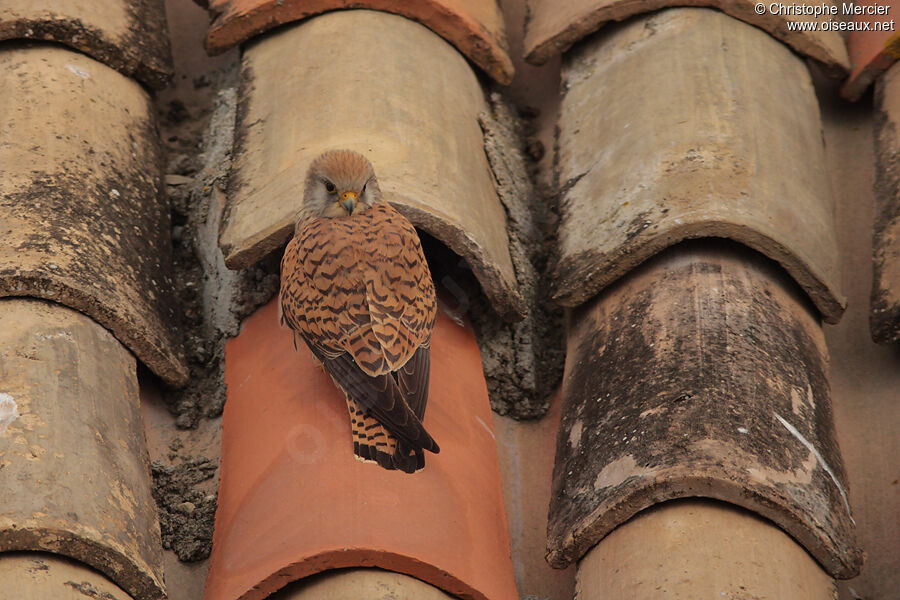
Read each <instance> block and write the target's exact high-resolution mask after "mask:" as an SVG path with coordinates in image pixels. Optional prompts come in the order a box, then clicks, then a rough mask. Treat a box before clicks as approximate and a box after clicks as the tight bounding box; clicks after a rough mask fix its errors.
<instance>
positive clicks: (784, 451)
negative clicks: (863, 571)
mask: <svg viewBox="0 0 900 600" xmlns="http://www.w3.org/2000/svg"><path fill="white" fill-rule="evenodd" d="M568 348H569V351H568V355H567V357H566V375H565V379H564V382H563V416H562V420H561V424H560V429H559V437H558V441H557V456H556V468H555V470H554V474H553V494H552V496H551V501H550V502H551V504H550V524H549V528H548V535H549V554H548V560H550V561H551V564H555V565H558V566H562V565H565V564H568V563H570V562H572V561H575V560H578V559H579V558H581V557H582V556H583V554H584V553H585V552H586V551H587V550H588V548H590V547H591V546H592V545H593V544H595V543H596V542H597V541H598V540H600V539H601V538H603V537H604V536H605V535H607V534H608V533H609V532H610V531H611V530H613V529H614V528H615V527H617V526H619V525H621V524H622V523H624V522H625V521H626V520H627V519H629V518H630V517H632V516H634V515H635V514H636V513H638V512H639V511H640V510H642V509H644V508H647V507H649V506H651V505H654V504H656V503H659V502H662V501H665V500H669V499H674V498H684V497H691V496H703V497H709V498H716V499H719V500H724V501H727V502H731V503H734V504H737V505H739V506H743V507H745V508H747V509H749V510H752V511H754V512H757V513H759V514H760V515H762V516H764V517H766V518H768V519H771V520H772V521H774V522H775V523H776V524H778V525H779V526H780V527H781V528H782V529H784V530H785V531H787V532H788V533H789V534H790V535H791V536H793V537H794V539H795V540H796V541H797V542H798V543H799V544H801V545H802V546H803V547H804V548H806V550H807V551H808V552H809V553H810V554H811V555H812V556H814V557H815V558H816V559H817V560H818V561H819V563H820V564H821V565H822V567H823V568H824V569H825V570H826V571H827V572H828V573H829V574H831V575H832V576H834V577H840V578H849V577H853V576H855V575H856V574H858V573H859V570H860V567H861V565H862V552H861V550H860V549H859V547H858V546H857V544H856V538H855V530H854V525H853V523H852V520H851V516H850V505H849V496H848V493H849V492H848V490H847V477H846V475H845V473H844V468H843V460H842V458H841V455H840V451H839V450H838V447H837V441H836V438H835V430H834V423H833V420H832V409H831V391H830V384H829V372H828V350H827V347H826V346H825V337H824V334H823V331H822V328H821V325H820V322H819V319H818V317H817V315H816V314H815V311H813V310H811V307H810V306H809V303H808V302H807V300H806V298H805V297H804V296H803V294H802V292H800V290H799V289H798V288H797V287H796V285H795V284H794V282H793V281H791V280H790V278H789V277H787V276H786V275H785V274H784V273H783V272H782V271H781V270H780V269H779V268H778V267H777V265H774V264H773V263H771V262H770V261H768V260H766V259H765V258H763V257H761V256H759V255H757V254H756V253H754V252H752V251H750V250H747V249H746V248H744V247H742V246H740V245H733V244H731V243H730V242H727V243H726V242H712V241H708V240H704V241H697V242H691V243H685V244H683V245H679V246H677V247H675V248H672V249H671V250H669V251H668V252H666V253H665V254H661V255H660V256H658V257H656V258H654V259H653V260H651V261H649V262H647V263H646V264H644V265H642V266H641V267H639V268H637V269H635V270H634V271H633V272H631V273H630V274H629V275H628V276H627V277H625V278H623V279H622V280H621V281H619V282H617V283H616V284H615V285H613V286H612V287H610V288H609V289H608V290H606V291H604V292H603V293H602V294H600V296H598V297H597V299H595V300H594V301H592V302H591V303H589V304H588V305H586V306H585V307H583V308H580V309H578V310H577V311H576V312H575V313H574V314H573V317H572V322H571V327H570V330H569V333H568ZM775 448H777V449H778V450H777V451H773V449H775Z"/></svg>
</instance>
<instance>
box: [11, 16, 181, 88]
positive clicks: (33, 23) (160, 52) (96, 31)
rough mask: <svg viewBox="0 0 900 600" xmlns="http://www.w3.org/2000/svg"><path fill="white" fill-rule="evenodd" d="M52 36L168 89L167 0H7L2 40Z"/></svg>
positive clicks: (103, 61)
mask: <svg viewBox="0 0 900 600" xmlns="http://www.w3.org/2000/svg"><path fill="white" fill-rule="evenodd" d="M23 38H24V39H31V40H47V41H52V42H58V43H60V44H64V45H66V46H69V47H70V48H73V49H75V50H79V51H81V52H84V53H85V54H88V55H89V56H92V57H94V58H95V59H97V60H99V61H100V62H102V63H104V64H106V65H107V66H109V67H112V68H113V69H116V70H117V71H120V72H121V73H123V74H125V75H128V76H129V77H134V78H136V79H137V80H139V81H141V82H142V83H144V84H146V85H148V86H150V87H153V88H157V89H162V88H163V87H165V85H166V83H168V81H169V79H171V77H172V73H173V67H172V56H171V51H170V49H169V30H168V26H167V25H166V11H165V6H164V2H163V0H80V1H79V2H71V1H66V2H60V1H59V0H3V2H0V40H12V39H23Z"/></svg>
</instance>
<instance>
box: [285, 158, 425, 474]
mask: <svg viewBox="0 0 900 600" xmlns="http://www.w3.org/2000/svg"><path fill="white" fill-rule="evenodd" d="M280 303H281V312H282V322H284V323H286V324H287V325H288V326H289V327H290V328H291V329H293V330H294V332H295V335H296V336H299V337H300V338H302V339H303V341H304V342H306V345H307V346H309V349H310V350H311V351H312V353H313V355H314V356H315V357H316V358H317V359H318V360H319V361H320V362H321V363H322V365H323V366H324V368H325V370H326V371H327V372H328V373H329V374H330V375H331V377H332V379H333V380H334V382H335V383H336V384H337V386H338V387H339V388H340V389H341V390H342V391H343V392H344V395H345V396H346V398H347V407H348V408H349V410H350V426H351V431H352V434H353V452H354V454H355V455H356V456H357V457H358V458H360V459H362V460H364V461H371V462H376V463H378V464H379V465H381V466H382V467H384V468H385V469H399V470H401V471H405V472H406V473H413V472H415V471H417V470H419V469H421V468H423V467H424V466H425V456H424V450H428V451H430V452H434V453H437V452H438V451H439V448H438V445H437V444H436V443H435V441H434V440H433V439H432V438H431V436H430V435H429V434H428V432H427V431H425V427H424V426H423V424H422V420H423V418H424V417H425V404H426V402H427V400H428V379H429V368H430V355H429V343H430V341H431V332H432V330H433V329H434V321H435V314H436V301H435V292H434V283H433V282H432V280H431V273H430V272H429V270H428V264H427V263H426V262H425V256H424V254H423V253H422V246H421V244H420V242H419V237H418V235H417V234H416V230H415V229H414V228H413V226H412V225H411V224H410V222H409V221H407V220H406V218H405V217H403V215H401V214H400V213H399V212H397V211H396V210H395V209H394V208H393V207H391V205H390V204H388V203H387V202H386V201H385V200H383V199H382V196H381V190H380V189H379V187H378V181H377V180H376V179H375V172H374V170H373V168H372V165H371V164H370V163H369V161H368V160H367V159H366V158H365V157H364V156H362V155H361V154H358V153H356V152H351V151H349V150H333V151H329V152H325V153H324V154H322V155H321V156H319V157H318V158H316V159H315V160H314V161H313V163H312V165H311V166H310V168H309V172H308V173H307V176H306V189H305V190H304V194H303V207H302V208H301V210H300V213H299V216H298V219H297V223H296V226H295V230H294V238H293V239H292V240H291V241H290V243H289V244H288V246H287V249H286V250H285V253H284V258H283V259H282V261H281V298H280Z"/></svg>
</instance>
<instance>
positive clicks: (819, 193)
mask: <svg viewBox="0 0 900 600" xmlns="http://www.w3.org/2000/svg"><path fill="white" fill-rule="evenodd" d="M723 48H725V49H726V50H723ZM721 82H728V84H727V85H723V84H722V83H721ZM563 86H564V89H566V94H565V97H564V98H563V101H562V108H561V114H560V121H559V171H560V181H562V182H565V186H564V195H563V197H562V200H561V212H562V216H561V224H560V248H559V253H560V258H559V263H558V265H557V267H556V273H555V277H556V292H555V295H554V297H555V299H557V300H558V301H559V302H560V303H562V304H564V305H566V306H575V305H578V304H579V303H581V302H584V301H585V300H586V299H587V298H590V297H591V296H593V295H594V294H596V293H597V291H599V290H600V289H602V288H603V287H604V286H605V285H607V284H609V283H610V282H611V281H613V280H615V279H616V278H617V277H619V276H621V275H622V274H624V273H627V272H628V271H629V270H630V269H632V268H633V267H635V266H636V265H637V264H639V263H640V262H642V261H643V260H646V259H647V258H649V257H650V256H652V255H653V254H654V253H656V252H658V251H660V250H662V249H664V248H666V247H667V246H669V245H671V244H673V243H676V242H678V241H680V240H683V239H686V238H696V237H727V238H731V239H734V240H737V241H740V242H742V243H744V244H747V245H748V246H750V247H752V248H755V249H756V250H759V251H760V252H762V253H764V254H766V255H767V256H769V257H770V258H772V259H774V260H777V261H778V262H779V263H780V264H781V265H782V266H783V267H784V268H785V269H786V270H787V271H788V272H789V273H790V274H791V275H792V276H793V277H794V278H795V279H796V280H797V282H798V283H799V284H800V285H801V286H802V287H803V288H804V290H806V292H807V293H808V294H809V296H810V297H811V298H812V299H813V302H815V304H816V306H817V307H818V308H819V310H820V311H821V312H822V315H823V316H824V318H825V319H826V320H827V321H829V322H835V321H837V320H838V319H839V318H840V316H841V314H842V313H843V310H844V299H843V296H842V294H841V289H840V285H841V284H840V271H839V268H838V265H839V263H838V247H837V237H836V234H835V229H834V204H833V198H832V192H831V188H830V185H829V179H828V176H827V173H826V171H825V158H824V149H823V145H822V133H821V131H822V124H821V121H820V119H819V108H818V104H817V101H816V95H815V92H814V90H813V87H812V83H811V81H810V76H809V72H808V71H807V69H806V66H805V65H804V64H803V62H802V61H801V60H800V59H798V58H797V57H796V56H795V55H793V54H792V53H791V52H790V51H788V50H787V48H785V47H784V46H783V45H782V44H780V43H778V42H777V41H775V40H773V39H772V38H771V37H770V36H768V35H766V34H764V33H763V32H761V31H760V30H758V29H756V28H754V27H750V26H747V25H746V24H744V23H742V22H740V21H737V20H735V19H732V18H731V17H728V16H727V15H724V14H722V13H720V12H718V11H713V10H708V9H698V8H684V9H669V10H667V11H663V12H660V13H657V14H655V15H652V16H648V17H642V18H639V19H635V20H632V21H630V22H629V23H627V24H623V25H622V26H619V27H617V28H616V29H614V30H611V31H609V32H607V33H605V34H604V35H600V36H597V37H596V38H594V39H592V40H590V41H588V42H586V43H585V44H583V45H582V46H580V47H579V48H578V50H577V51H573V52H571V53H569V54H567V55H566V57H565V62H564V66H563ZM636 107H637V108H636Z"/></svg>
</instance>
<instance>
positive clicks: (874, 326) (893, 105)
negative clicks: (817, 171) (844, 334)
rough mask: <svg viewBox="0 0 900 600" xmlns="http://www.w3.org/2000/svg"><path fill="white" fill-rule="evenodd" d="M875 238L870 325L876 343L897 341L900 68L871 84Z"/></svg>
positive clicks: (899, 329) (899, 328) (899, 307)
mask: <svg viewBox="0 0 900 600" xmlns="http://www.w3.org/2000/svg"><path fill="white" fill-rule="evenodd" d="M875 92H876V93H875V96H876V101H875V105H876V110H877V111H878V118H877V120H876V124H875V168H876V170H875V199H876V202H877V214H876V216H875V238H874V241H873V249H874V256H873V274H872V307H871V315H870V319H869V322H870V327H871V330H872V338H873V339H874V340H875V341H876V342H880V343H888V342H896V341H900V135H898V133H900V132H898V123H900V68H898V67H896V66H894V67H891V69H890V70H888V71H887V72H886V73H885V74H884V76H882V77H881V78H880V79H879V80H878V81H877V83H876V84H875Z"/></svg>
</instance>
